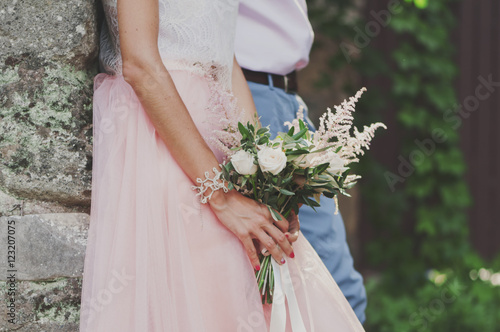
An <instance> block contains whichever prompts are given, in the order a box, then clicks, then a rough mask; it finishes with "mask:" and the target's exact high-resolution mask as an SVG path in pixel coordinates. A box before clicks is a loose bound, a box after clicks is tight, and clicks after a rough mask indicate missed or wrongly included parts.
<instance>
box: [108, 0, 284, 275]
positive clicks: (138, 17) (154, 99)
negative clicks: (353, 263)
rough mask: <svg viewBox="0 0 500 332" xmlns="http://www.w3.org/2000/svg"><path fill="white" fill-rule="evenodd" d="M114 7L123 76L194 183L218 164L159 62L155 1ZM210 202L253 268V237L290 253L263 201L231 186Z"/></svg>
mask: <svg viewBox="0 0 500 332" xmlns="http://www.w3.org/2000/svg"><path fill="white" fill-rule="evenodd" d="M117 5H118V8H117V9H118V27H119V38H120V48H121V54H122V60H123V61H122V63H123V77H124V79H125V80H126V81H127V82H128V83H129V84H130V85H131V86H132V88H133V89H134V91H135V93H136V94H137V96H138V98H139V100H140V101H141V104H142V106H143V107H144V109H145V111H146V113H147V115H148V116H149V118H150V120H151V122H152V123H153V125H154V127H155V129H156V131H157V133H158V135H159V136H160V137H161V138H162V140H163V141H164V142H165V144H166V146H167V148H168V149H169V151H170V153H171V154H172V156H173V157H174V158H175V159H176V161H177V162H178V164H179V165H180V166H181V167H182V169H183V170H184V172H185V173H186V174H187V175H188V176H189V178H190V179H191V180H192V181H193V182H195V180H196V179H197V178H202V177H203V174H204V173H205V171H208V170H211V169H212V168H213V167H216V168H219V166H218V162H217V159H216V158H215V156H214V154H213V152H212V151H211V150H210V148H209V147H208V145H207V144H206V143H205V141H204V140H203V138H202V136H201V134H200V133H199V132H198V130H197V128H196V126H195V124H194V122H193V120H192V118H191V116H190V114H189V112H188V110H187V109H186V106H185V105H184V103H183V102H182V100H181V98H180V96H179V94H178V92H177V90H176V88H175V85H174V82H173V81H172V78H171V77H170V75H169V72H168V71H167V69H166V68H165V66H164V65H163V62H162V60H161V57H160V54H159V50H158V24H159V17H158V0H143V1H137V0H118V4H117ZM193 93H196V91H193ZM210 205H211V207H212V209H213V211H214V212H215V213H216V215H217V217H218V218H219V220H220V221H221V222H222V223H223V224H224V225H225V226H226V227H227V228H229V229H230V230H231V231H232V232H233V233H234V234H235V235H236V236H237V237H238V238H239V239H240V240H241V242H242V243H243V245H244V247H245V249H246V251H247V254H248V256H249V258H250V260H251V262H252V264H253V266H258V264H259V260H258V257H257V253H256V249H255V247H254V245H253V241H252V238H255V239H258V240H259V242H261V243H262V244H264V246H265V247H266V248H267V249H268V250H270V252H271V253H272V255H273V257H274V258H275V259H276V260H277V261H281V258H282V257H283V252H282V251H284V252H285V253H286V254H287V255H290V254H291V253H292V248H291V246H290V243H289V242H288V241H287V239H286V237H285V235H284V234H283V233H282V232H281V231H280V230H279V229H278V228H276V227H274V225H273V219H272V217H271V215H270V213H269V211H268V210H267V208H265V207H264V206H263V205H261V204H258V203H256V202H255V201H253V200H251V199H248V198H246V197H244V196H242V195H240V194H239V193H237V192H235V191H234V190H233V191H230V192H229V193H227V194H223V193H222V191H220V190H219V191H216V192H215V193H214V195H213V196H212V199H211V200H210ZM277 224H278V226H279V227H280V229H282V230H283V231H286V229H287V227H288V225H287V223H286V222H285V221H283V222H279V223H277ZM273 239H274V240H273ZM275 241H276V242H277V243H278V244H279V247H278V246H276V244H275ZM280 247H281V249H282V251H281V249H280Z"/></svg>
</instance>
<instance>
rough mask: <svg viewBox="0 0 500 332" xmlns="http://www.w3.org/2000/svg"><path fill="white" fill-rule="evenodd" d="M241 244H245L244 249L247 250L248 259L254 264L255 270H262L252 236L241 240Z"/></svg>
mask: <svg viewBox="0 0 500 332" xmlns="http://www.w3.org/2000/svg"><path fill="white" fill-rule="evenodd" d="M240 241H241V243H243V247H244V248H245V250H246V252H247V255H248V258H249V259H250V262H251V263H252V266H253V268H254V269H255V270H260V260H259V257H258V256H257V250H256V249H255V245H254V243H253V241H252V238H251V237H250V236H245V237H243V238H240Z"/></svg>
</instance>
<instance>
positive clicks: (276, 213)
mask: <svg viewBox="0 0 500 332" xmlns="http://www.w3.org/2000/svg"><path fill="white" fill-rule="evenodd" d="M266 206H267V209H268V210H269V212H270V213H271V217H273V219H274V221H279V220H281V216H280V215H279V213H278V212H276V211H274V209H273V208H271V207H270V206H269V205H266Z"/></svg>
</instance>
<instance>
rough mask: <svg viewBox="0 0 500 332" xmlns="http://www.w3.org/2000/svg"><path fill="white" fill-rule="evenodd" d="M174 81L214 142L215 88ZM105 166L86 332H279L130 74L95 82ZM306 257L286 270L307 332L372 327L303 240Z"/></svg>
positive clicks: (96, 207) (186, 79) (181, 76)
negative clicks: (210, 113)
mask: <svg viewBox="0 0 500 332" xmlns="http://www.w3.org/2000/svg"><path fill="white" fill-rule="evenodd" d="M171 75H172V77H173V79H174V82H175V85H176V87H177V90H178V91H179V93H180V95H181V97H182V99H183V101H184V103H185V104H186V106H187V108H188V110H189V112H190V114H191V116H192V118H193V119H194V121H195V123H196V125H197V126H198V129H199V130H200V131H201V132H202V134H204V135H209V134H210V130H211V127H210V125H209V123H210V121H207V112H206V105H207V102H208V100H209V99H210V95H211V94H213V93H214V92H213V89H211V87H210V84H209V83H208V82H207V80H206V79H204V78H203V77H200V76H197V75H194V74H190V73H187V72H184V71H175V70H174V71H171ZM185 135H186V137H188V136H189V135H190V133H188V132H187V133H185ZM220 157H221V156H220V155H218V158H220ZM93 158H94V162H93V185H92V209H91V223H90V229H89V234H88V244H87V251H86V257H85V268H84V276H83V291H82V304H81V315H80V331H82V332H114V331H116V332H128V331H135V332H146V331H149V332H165V331H168V332H191V331H192V332H203V331H207V332H226V331H227V332H237V331H244V332H246V331H256V332H257V331H258V332H263V331H268V329H269V321H270V315H271V306H270V305H264V306H263V305H262V304H261V299H260V295H259V291H258V288H257V284H256V280H255V275H254V270H253V267H252V266H251V264H250V261H249V259H248V257H247V255H246V253H245V250H244V248H243V246H242V245H241V243H240V242H239V240H238V239H237V238H236V237H235V236H234V235H233V234H232V233H231V232H230V231H229V230H227V229H226V228H225V227H224V226H223V225H222V224H221V223H220V222H219V221H218V219H217V218H216V217H215V215H214V214H213V212H212V211H211V209H210V207H209V206H208V205H203V204H200V203H199V201H198V199H197V198H196V197H195V192H194V191H193V190H192V189H191V186H192V185H193V183H192V182H191V181H190V179H189V178H188V177H187V176H186V175H185V174H184V172H183V171H182V169H181V168H180V167H179V165H178V164H177V163H176V161H175V160H174V159H173V158H172V156H171V155H170V153H169V151H168V150H167V148H166V147H165V145H164V143H163V142H162V140H161V139H160V138H159V136H158V135H157V134H156V132H155V128H154V127H153V125H152V123H151V122H150V121H149V118H148V117H147V115H146V113H145V112H144V110H143V108H142V106H141V104H140V102H139V100H138V99H137V97H136V95H135V93H134V91H133V89H132V88H131V86H130V85H128V84H127V83H126V82H125V81H124V79H123V77H121V76H109V75H106V74H99V75H98V76H97V77H96V79H95V92H94V156H93ZM294 251H295V255H296V256H295V258H294V259H290V258H289V259H287V263H286V264H288V267H289V269H290V273H291V276H292V281H293V285H294V288H295V293H296V296H297V299H298V303H299V307H300V311H301V315H302V318H303V320H304V324H305V326H306V329H307V331H320V332H323V331H362V330H363V328H362V327H361V324H360V323H359V321H358V320H357V318H356V316H355V315H354V313H353V311H352V310H351V308H350V306H349V304H348V302H347V301H346V299H345V297H344V296H343V295H342V293H341V292H340V290H339V288H338V287H337V285H336V283H335V281H334V280H333V279H332V277H331V275H330V274H329V272H328V271H327V269H326V268H325V267H324V265H323V264H322V262H321V260H320V258H319V257H318V256H317V254H316V253H315V252H314V250H313V249H312V247H311V246H310V244H309V243H308V242H307V240H306V239H305V238H304V237H303V236H302V235H300V237H299V240H298V241H297V242H296V243H294ZM287 324H288V325H287V331H291V327H290V322H288V323H287Z"/></svg>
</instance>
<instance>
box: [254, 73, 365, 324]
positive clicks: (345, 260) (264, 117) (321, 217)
mask: <svg viewBox="0 0 500 332" xmlns="http://www.w3.org/2000/svg"><path fill="white" fill-rule="evenodd" d="M270 80H271V79H270ZM248 85H249V87H250V90H251V91H252V95H253V99H254V102H255V106H256V107H257V112H258V113H259V116H260V121H261V123H262V126H264V127H265V126H268V125H270V128H271V134H272V135H273V137H274V136H276V134H277V133H278V132H280V131H281V132H287V131H288V127H286V126H285V125H284V124H283V123H284V122H285V121H292V120H293V119H294V118H295V117H296V114H297V111H298V110H299V107H300V106H303V107H304V115H305V120H306V121H307V123H308V125H309V126H310V128H312V129H314V126H313V124H312V122H311V120H310V119H309V118H308V117H307V107H306V105H305V104H304V101H303V100H302V98H300V97H299V96H298V95H295V94H290V93H286V92H285V91H284V90H282V89H279V88H275V87H273V86H272V83H271V84H269V85H263V84H257V83H253V82H248ZM316 211H317V212H314V210H313V209H311V208H310V207H308V206H305V205H304V206H302V207H301V208H300V211H299V219H300V229H301V231H302V233H303V234H304V236H305V237H306V239H307V240H308V241H309V242H310V243H311V245H312V246H313V247H314V249H315V250H316V252H317V253H318V255H319V256H320V257H321V260H322V261H323V263H324V264H325V265H326V267H327V268H328V270H329V271H330V273H331V274H332V276H333V278H334V279H335V281H336V282H337V284H338V285H339V287H340V289H341V290H342V293H344V296H345V297H346V298H347V300H348V301H349V303H350V305H351V306H352V308H353V310H354V312H355V313H356V316H358V319H359V320H360V322H361V323H363V322H364V321H365V308H366V291H365V287H364V285H363V277H362V276H361V274H359V272H357V271H356V270H355V269H354V266H353V259H352V256H351V253H350V251H349V247H348V245H347V240H346V234H345V227H344V221H343V220H342V216H341V215H340V214H337V215H336V214H335V202H334V201H333V199H328V198H326V197H321V207H319V208H316Z"/></svg>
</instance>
